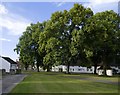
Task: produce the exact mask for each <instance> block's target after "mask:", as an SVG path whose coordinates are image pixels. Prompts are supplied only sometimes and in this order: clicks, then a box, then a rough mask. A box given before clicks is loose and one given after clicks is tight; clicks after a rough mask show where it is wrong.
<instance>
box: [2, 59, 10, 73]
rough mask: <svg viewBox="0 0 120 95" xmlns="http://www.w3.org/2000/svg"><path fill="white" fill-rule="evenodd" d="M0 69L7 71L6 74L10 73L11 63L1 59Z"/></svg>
mask: <svg viewBox="0 0 120 95" xmlns="http://www.w3.org/2000/svg"><path fill="white" fill-rule="evenodd" d="M0 69H5V70H6V72H10V63H9V62H7V61H6V60H5V59H3V58H1V57H0Z"/></svg>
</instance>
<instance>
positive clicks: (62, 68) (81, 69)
mask: <svg viewBox="0 0 120 95" xmlns="http://www.w3.org/2000/svg"><path fill="white" fill-rule="evenodd" d="M99 68H100V66H98V67H97V70H96V73H97V74H98V75H103V72H104V70H103V69H99ZM111 68H112V69H116V70H117V71H118V72H117V73H120V69H119V68H118V67H114V66H111ZM112 69H108V70H107V71H106V73H107V75H108V76H112V75H113V70H112ZM51 71H53V72H59V71H62V72H67V66H65V65H59V66H53V67H52V69H51ZM69 72H71V73H94V66H91V67H90V68H88V67H82V66H70V67H69Z"/></svg>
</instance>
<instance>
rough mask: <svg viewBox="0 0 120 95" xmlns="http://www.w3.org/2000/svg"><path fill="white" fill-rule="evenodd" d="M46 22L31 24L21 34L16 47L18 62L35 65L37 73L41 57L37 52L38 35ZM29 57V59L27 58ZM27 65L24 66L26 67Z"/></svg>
mask: <svg viewBox="0 0 120 95" xmlns="http://www.w3.org/2000/svg"><path fill="white" fill-rule="evenodd" d="M45 24H46V22H43V23H39V22H38V23H37V24H31V25H30V26H28V27H27V28H26V31H25V32H23V35H22V36H21V37H20V39H19V43H18V44H17V45H16V49H15V50H16V51H17V53H19V54H20V60H21V61H22V63H24V64H27V65H28V62H29V64H30V63H31V65H32V64H34V63H36V65H37V70H38V72H39V66H40V65H42V59H43V58H42V56H41V55H40V54H39V52H38V47H39V44H38V41H39V35H40V33H41V32H43V30H44V27H45ZM28 57H29V58H28ZM27 65H25V66H26V67H27Z"/></svg>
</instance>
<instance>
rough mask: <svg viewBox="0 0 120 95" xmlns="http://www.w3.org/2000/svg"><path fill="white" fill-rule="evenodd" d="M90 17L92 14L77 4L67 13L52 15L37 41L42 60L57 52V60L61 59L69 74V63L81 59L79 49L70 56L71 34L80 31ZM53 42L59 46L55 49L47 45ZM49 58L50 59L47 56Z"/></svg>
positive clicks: (61, 12)
mask: <svg viewBox="0 0 120 95" xmlns="http://www.w3.org/2000/svg"><path fill="white" fill-rule="evenodd" d="M92 15H93V12H92V10H91V9H90V8H84V7H83V6H82V5H79V4H74V7H73V8H71V9H70V10H69V11H67V10H64V11H57V12H55V13H53V14H52V16H51V19H50V20H49V22H48V23H47V25H46V28H45V32H43V33H42V34H41V35H40V40H39V44H40V45H39V51H40V52H41V54H43V55H45V58H44V59H46V56H47V59H48V55H50V54H49V53H50V52H53V51H54V52H58V51H59V52H60V54H59V58H58V59H61V61H62V63H61V64H65V65H67V66H68V70H67V71H68V73H69V66H70V64H71V63H73V60H75V59H74V58H75V56H79V58H82V56H83V55H82V53H81V51H80V50H79V49H80V48H77V49H78V51H77V52H78V53H77V54H76V55H74V54H72V53H73V52H71V43H72V32H74V31H75V30H76V31H79V30H82V29H83V27H84V25H85V23H86V21H87V19H88V18H90V17H91V16H92ZM53 38H54V39H53ZM54 41H56V43H57V42H58V43H60V44H58V46H57V47H52V48H51V45H49V44H52V43H54ZM53 46H54V45H53ZM79 46H80V45H79ZM46 47H48V48H46ZM73 47H74V46H73ZM74 48H75V47H74ZM48 51H49V52H48ZM49 58H51V57H50V56H49ZM45 62H46V61H45Z"/></svg>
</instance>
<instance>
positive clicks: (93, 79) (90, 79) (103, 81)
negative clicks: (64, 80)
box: [65, 76, 120, 85]
mask: <svg viewBox="0 0 120 95" xmlns="http://www.w3.org/2000/svg"><path fill="white" fill-rule="evenodd" d="M65 77H69V78H74V79H80V80H88V81H93V82H101V83H107V84H113V85H118V84H120V82H119V81H118V82H112V81H109V80H100V79H99V80H98V79H95V78H88V77H80V76H65Z"/></svg>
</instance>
